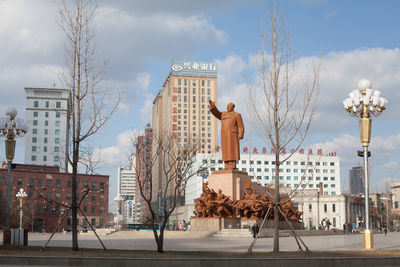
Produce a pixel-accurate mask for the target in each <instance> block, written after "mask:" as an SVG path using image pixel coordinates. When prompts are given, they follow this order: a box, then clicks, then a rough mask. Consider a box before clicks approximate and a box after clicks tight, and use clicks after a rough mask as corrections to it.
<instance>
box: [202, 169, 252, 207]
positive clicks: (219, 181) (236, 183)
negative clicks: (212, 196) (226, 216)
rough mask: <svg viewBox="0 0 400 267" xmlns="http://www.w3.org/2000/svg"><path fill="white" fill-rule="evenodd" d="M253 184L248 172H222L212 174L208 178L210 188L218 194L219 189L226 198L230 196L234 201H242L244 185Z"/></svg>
mask: <svg viewBox="0 0 400 267" xmlns="http://www.w3.org/2000/svg"><path fill="white" fill-rule="evenodd" d="M246 181H247V183H251V179H250V176H249V175H248V174H247V172H242V171H238V170H221V171H215V172H212V173H211V175H210V176H208V187H209V188H210V189H213V190H214V191H215V192H218V190H219V189H221V190H222V193H223V194H224V195H226V196H230V197H231V199H232V200H240V199H243V198H244V195H245V192H246V191H245V188H244V183H245V182H246Z"/></svg>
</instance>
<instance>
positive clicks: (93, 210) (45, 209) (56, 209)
mask: <svg viewBox="0 0 400 267" xmlns="http://www.w3.org/2000/svg"><path fill="white" fill-rule="evenodd" d="M96 209H97V207H96V206H91V207H90V212H91V213H92V214H95V213H96ZM88 210H89V209H88V206H83V212H84V213H88ZM37 212H39V213H41V212H60V205H55V206H54V208H53V207H52V206H48V205H44V206H43V205H37ZM99 212H100V213H103V212H104V207H99ZM93 220H95V218H93V219H92V222H91V223H92V224H93V225H95V224H94V223H95V222H96V221H94V223H93Z"/></svg>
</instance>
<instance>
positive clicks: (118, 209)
mask: <svg viewBox="0 0 400 267" xmlns="http://www.w3.org/2000/svg"><path fill="white" fill-rule="evenodd" d="M122 200H124V199H123V198H122V197H121V196H120V195H118V196H116V197H115V198H114V201H116V202H117V229H118V230H119V216H120V214H121V201H122Z"/></svg>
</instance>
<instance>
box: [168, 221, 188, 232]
mask: <svg viewBox="0 0 400 267" xmlns="http://www.w3.org/2000/svg"><path fill="white" fill-rule="evenodd" d="M189 223H190V222H189ZM167 229H168V230H170V231H186V230H187V229H188V223H186V221H185V220H183V221H181V222H179V223H178V224H177V225H176V224H170V225H169V227H168V228H167Z"/></svg>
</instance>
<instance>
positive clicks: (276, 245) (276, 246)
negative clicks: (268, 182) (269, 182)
mask: <svg viewBox="0 0 400 267" xmlns="http://www.w3.org/2000/svg"><path fill="white" fill-rule="evenodd" d="M278 149H279V148H278ZM279 167H280V165H279V154H278V152H275V205H274V248H273V251H274V252H275V253H277V252H279V208H278V205H279V201H280V198H279Z"/></svg>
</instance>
